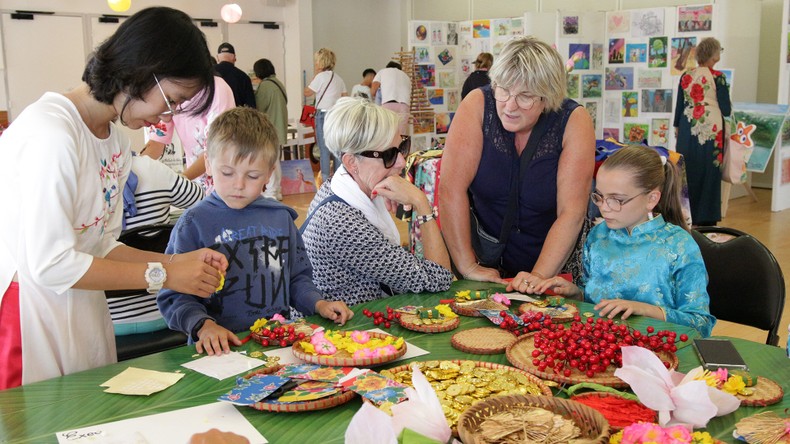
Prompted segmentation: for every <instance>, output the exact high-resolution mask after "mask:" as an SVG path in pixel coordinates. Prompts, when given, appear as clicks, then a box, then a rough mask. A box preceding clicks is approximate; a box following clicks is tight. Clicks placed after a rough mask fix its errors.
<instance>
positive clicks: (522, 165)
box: [499, 114, 549, 244]
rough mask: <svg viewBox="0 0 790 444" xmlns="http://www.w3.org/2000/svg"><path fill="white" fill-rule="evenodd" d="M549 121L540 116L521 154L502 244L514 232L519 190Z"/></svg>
mask: <svg viewBox="0 0 790 444" xmlns="http://www.w3.org/2000/svg"><path fill="white" fill-rule="evenodd" d="M548 120H549V118H548V117H547V116H546V115H545V114H541V115H540V118H538V123H536V124H535V127H534V128H532V133H531V134H530V135H529V140H528V141H527V146H526V147H525V148H524V151H522V152H521V158H520V160H519V168H518V174H512V175H511V176H512V177H511V181H510V198H509V200H508V207H507V213H505V219H504V220H503V221H502V231H500V233H499V243H500V244H506V243H507V239H508V237H510V232H511V231H512V230H513V222H514V221H515V219H516V213H518V190H519V188H520V184H521V179H522V178H523V177H524V174H526V171H527V167H528V166H529V162H530V161H531V160H532V158H533V157H535V151H537V150H538V143H539V142H540V140H541V139H542V138H543V134H544V133H545V132H546V125H547V124H548V123H547V122H548Z"/></svg>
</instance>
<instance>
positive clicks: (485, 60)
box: [461, 52, 494, 100]
mask: <svg viewBox="0 0 790 444" xmlns="http://www.w3.org/2000/svg"><path fill="white" fill-rule="evenodd" d="M493 63H494V56H493V55H491V53H489V52H481V53H480V54H478V55H477V58H476V59H475V70H474V71H472V73H471V74H469V77H467V78H466V80H465V81H464V86H463V87H462V88H461V100H464V97H466V95H467V94H469V92H471V91H472V90H473V89H477V88H480V87H483V86H486V85H488V84H490V83H491V79H490V78H489V77H488V70H489V69H490V68H491V65H492V64H493Z"/></svg>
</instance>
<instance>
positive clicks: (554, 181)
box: [439, 37, 595, 289]
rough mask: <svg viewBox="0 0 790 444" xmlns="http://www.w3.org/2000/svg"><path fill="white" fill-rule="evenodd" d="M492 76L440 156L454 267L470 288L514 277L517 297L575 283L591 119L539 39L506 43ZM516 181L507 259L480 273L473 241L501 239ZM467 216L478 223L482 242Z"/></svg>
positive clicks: (456, 122) (553, 53) (591, 153)
mask: <svg viewBox="0 0 790 444" xmlns="http://www.w3.org/2000/svg"><path fill="white" fill-rule="evenodd" d="M490 75H491V84H490V85H488V86H484V87H482V88H479V89H475V90H472V92H470V93H469V95H468V96H466V99H464V100H463V101H462V102H461V104H460V106H459V108H458V111H457V112H456V113H455V118H454V119H453V123H452V125H451V126H450V131H449V134H448V136H447V144H446V146H445V148H444V154H443V156H442V178H441V181H440V183H439V196H440V198H439V214H441V215H450V217H444V216H442V233H443V234H444V236H445V240H446V242H447V247H448V249H449V250H450V254H451V255H452V258H453V261H454V263H455V267H456V268H457V270H458V271H459V272H460V273H461V274H462V275H463V276H464V277H465V278H466V279H470V280H480V281H491V282H502V277H503V276H504V277H513V276H514V275H515V276H516V279H514V280H513V282H514V283H516V284H518V285H519V287H521V288H519V289H526V288H527V287H528V285H530V284H529V282H530V281H531V280H533V279H537V278H541V277H544V278H545V277H550V276H555V275H557V274H558V273H559V272H560V270H562V269H563V268H565V269H566V271H569V272H572V273H573V274H574V276H578V275H580V274H581V258H580V257H579V253H580V251H581V245H580V244H581V242H582V240H581V238H582V236H581V235H582V234H583V227H584V225H585V220H586V214H587V197H586V196H587V195H588V194H589V192H590V190H591V189H592V175H593V169H594V167H595V130H594V127H593V124H592V119H591V118H590V115H589V114H588V113H587V111H586V110H585V109H584V107H580V106H579V104H578V103H576V102H574V101H573V100H570V99H566V98H565V95H566V94H565V89H566V87H567V82H566V80H565V61H564V60H563V59H562V57H561V56H560V55H559V53H558V52H557V50H556V49H554V48H552V47H551V46H549V45H547V44H546V43H544V42H541V41H540V40H537V39H535V38H534V37H521V38H516V39H513V40H510V41H508V43H507V44H505V47H504V48H503V50H502V52H501V53H500V55H499V56H498V57H497V59H496V61H495V62H494V64H493V65H492V67H491V72H490ZM541 126H543V127H544V131H543V132H542V134H538V135H536V134H535V133H534V132H533V130H534V129H536V128H539V127H541ZM532 137H539V138H538V139H536V142H537V145H536V150H535V152H534V155H533V156H532V157H531V159H528V160H529V163H528V165H527V170H526V171H525V172H524V173H523V174H521V175H519V173H520V168H521V167H520V165H521V156H523V155H524V150H525V148H526V145H527V143H528V142H532V140H531V139H532ZM533 143H534V142H533ZM515 180H519V183H518V201H517V205H516V213H515V217H514V223H513V225H512V226H511V227H508V228H506V229H505V230H504V232H506V233H508V234H509V237H508V238H507V242H506V243H505V249H504V252H503V253H502V255H501V256H500V258H499V259H497V260H496V263H490V264H479V258H478V256H477V254H478V252H475V250H474V249H473V247H472V235H473V234H474V235H476V236H480V235H479V234H478V233H479V231H481V230H482V231H484V232H485V234H487V236H489V237H491V238H494V239H496V238H498V237H499V235H500V233H502V232H503V230H502V225H503V224H504V215H505V212H506V211H507V208H508V207H509V200H510V197H509V196H510V190H511V188H512V187H513V185H512V184H513V182H514V181H515ZM470 207H471V211H472V212H473V213H472V214H474V216H475V218H476V220H477V222H478V224H479V229H478V230H477V232H475V233H473V232H472V229H471V222H472V219H471V216H470ZM524 270H529V271H524ZM533 276H534V277H533Z"/></svg>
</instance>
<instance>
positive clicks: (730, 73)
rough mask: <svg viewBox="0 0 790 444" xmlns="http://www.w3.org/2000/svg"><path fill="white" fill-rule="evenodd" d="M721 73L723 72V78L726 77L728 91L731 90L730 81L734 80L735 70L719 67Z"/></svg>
mask: <svg viewBox="0 0 790 444" xmlns="http://www.w3.org/2000/svg"><path fill="white" fill-rule="evenodd" d="M719 71H721V73H722V74H724V78H725V79H727V84H728V85H730V91H732V83H733V82H734V81H735V70H734V69H720V70H719Z"/></svg>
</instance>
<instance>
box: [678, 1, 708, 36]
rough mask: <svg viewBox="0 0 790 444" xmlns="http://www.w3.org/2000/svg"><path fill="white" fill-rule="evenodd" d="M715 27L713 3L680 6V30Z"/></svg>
mask: <svg viewBox="0 0 790 444" xmlns="http://www.w3.org/2000/svg"><path fill="white" fill-rule="evenodd" d="M712 28H713V5H701V6H678V32H701V31H710V30H711V29H712Z"/></svg>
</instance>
